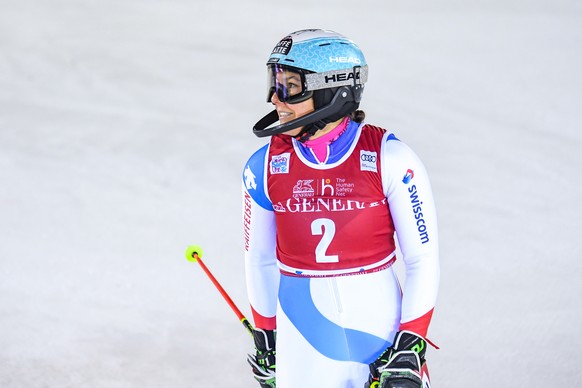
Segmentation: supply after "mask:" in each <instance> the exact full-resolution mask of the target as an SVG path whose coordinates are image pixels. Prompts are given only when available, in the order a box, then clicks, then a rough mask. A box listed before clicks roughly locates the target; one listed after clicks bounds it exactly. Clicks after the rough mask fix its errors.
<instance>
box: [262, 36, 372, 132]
mask: <svg viewBox="0 0 582 388" xmlns="http://www.w3.org/2000/svg"><path fill="white" fill-rule="evenodd" d="M267 69H268V85H267V86H268V91H267V102H270V101H271V98H272V96H273V94H274V93H276V94H277V97H278V98H279V100H281V101H283V102H288V103H298V102H301V101H304V100H307V99H309V98H311V97H313V100H314V107H315V111H314V112H312V113H309V114H307V115H305V116H303V117H300V118H298V119H295V120H293V121H290V122H288V123H285V124H282V125H278V126H274V127H269V128H268V126H269V125H271V124H274V123H275V122H277V121H278V116H277V112H276V111H273V112H271V113H270V114H268V115H267V116H265V117H263V118H262V119H261V120H259V122H257V124H255V127H254V128H253V132H254V133H255V135H257V136H259V137H264V136H271V135H275V134H278V133H282V132H286V131H289V130H291V129H294V128H298V127H304V131H303V132H305V131H310V132H312V133H311V135H312V134H313V133H315V132H316V131H317V129H321V128H323V127H324V126H325V124H327V123H329V122H333V121H336V120H338V119H340V118H341V117H344V116H346V115H348V114H350V113H352V112H353V111H355V110H356V109H357V108H358V107H359V103H360V100H361V98H362V93H363V90H364V84H365V83H366V81H367V79H368V66H367V64H366V59H365V58H364V54H363V53H362V51H361V50H360V48H359V47H358V46H357V45H356V44H355V43H354V42H353V41H351V40H350V39H348V38H346V37H345V36H343V35H341V34H338V33H337V32H334V31H329V30H315V29H312V30H301V31H296V32H293V33H292V34H289V35H288V36H286V37H284V38H283V39H281V40H280V41H279V43H277V45H276V46H275V48H274V49H273V51H272V52H271V55H270V56H269V59H268V61H267ZM284 70H288V71H292V72H294V73H298V74H300V75H301V83H302V85H301V91H300V93H294V94H291V93H289V92H288V91H287V89H286V88H285V87H284V86H283V85H281V84H280V83H278V82H277V77H276V74H277V72H281V71H284Z"/></svg>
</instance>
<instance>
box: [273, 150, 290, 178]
mask: <svg viewBox="0 0 582 388" xmlns="http://www.w3.org/2000/svg"><path fill="white" fill-rule="evenodd" d="M290 158H291V154H290V153H289V152H286V153H284V154H281V155H274V156H273V157H272V158H271V162H270V163H269V169H270V171H271V174H289V159H290Z"/></svg>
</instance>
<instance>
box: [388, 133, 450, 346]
mask: <svg viewBox="0 0 582 388" xmlns="http://www.w3.org/2000/svg"><path fill="white" fill-rule="evenodd" d="M382 180H383V185H384V190H385V193H386V198H387V199H388V204H389V206H390V213H391V215H392V219H393V221H394V227H395V230H396V236H397V240H398V244H399V246H400V251H401V252H402V258H403V261H404V265H405V268H406V279H405V282H404V283H405V284H404V289H403V299H402V317H401V324H405V323H410V322H413V321H416V322H417V323H418V325H420V326H421V327H420V328H418V329H417V331H420V332H421V333H420V334H422V335H426V330H427V328H428V325H429V322H430V316H431V315H432V311H433V309H434V305H435V303H436V298H437V293H438V287H439V277H440V269H439V252H438V250H439V246H438V228H437V215H436V209H435V204H434V199H433V195H432V189H431V185H430V182H429V179H428V175H427V172H426V169H425V167H424V165H423V163H422V162H421V160H420V159H419V158H418V156H417V155H416V154H415V153H414V151H412V150H411V149H410V148H409V147H408V146H407V145H406V144H404V143H402V142H401V141H399V140H398V139H396V138H395V137H394V136H393V135H389V136H388V135H387V136H386V138H385V141H384V143H383V148H382ZM415 327H416V326H415Z"/></svg>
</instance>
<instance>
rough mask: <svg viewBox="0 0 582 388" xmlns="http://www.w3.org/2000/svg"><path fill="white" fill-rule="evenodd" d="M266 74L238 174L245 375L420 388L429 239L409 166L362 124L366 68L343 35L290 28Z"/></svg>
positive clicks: (307, 383)
mask: <svg viewBox="0 0 582 388" xmlns="http://www.w3.org/2000/svg"><path fill="white" fill-rule="evenodd" d="M267 71H268V89H267V102H270V103H271V104H273V105H274V107H275V110H273V111H272V112H271V113H269V114H268V115H266V116H265V117H263V118H262V119H261V120H259V121H258V122H257V124H256V125H255V127H254V129H253V131H254V133H255V135H257V136H259V137H265V136H271V139H270V142H269V144H267V145H266V146H264V147H262V148H261V149H259V150H258V151H257V152H256V153H255V154H254V155H252V156H251V157H250V159H249V161H248V163H247V164H246V166H245V168H244V172H243V219H244V245H245V265H246V279H247V288H248V295H249V301H250V304H251V307H252V314H253V319H254V322H255V326H256V330H255V333H254V339H255V347H256V353H255V354H253V355H249V357H248V362H249V363H250V364H251V367H252V371H253V374H254V377H255V379H256V380H257V381H258V382H259V384H260V385H261V387H275V386H277V387H278V388H298V387H318V388H344V387H346V388H347V387H357V388H362V387H364V386H365V387H382V388H386V387H403V388H405V387H418V388H419V387H421V386H422V387H430V382H429V378H428V373H427V368H426V363H425V351H426V340H425V337H426V334H427V329H428V326H429V323H430V320H431V317H432V313H433V309H434V304H435V301H436V296H437V289H438V283H439V264H438V235H437V223H436V212H435V207H434V203H433V197H432V192H431V187H430V184H429V179H428V177H427V174H426V171H425V168H424V166H423V164H422V162H421V161H420V160H419V159H418V157H417V156H416V154H415V153H414V152H413V151H412V150H411V149H410V148H409V147H408V146H406V145H405V144H404V143H403V142H401V141H400V140H398V139H397V138H396V137H395V136H394V135H393V134H390V133H388V132H386V131H385V130H384V129H382V128H379V127H375V126H372V125H369V124H365V123H363V120H364V116H365V115H364V112H362V111H361V110H358V108H359V103H360V100H361V98H362V92H363V90H364V84H365V82H366V81H367V78H368V66H367V64H366V60H365V58H364V55H363V54H362V52H361V51H360V49H359V48H358V46H357V45H356V44H355V43H354V42H352V41H351V40H349V39H347V38H346V37H344V36H342V35H340V34H338V33H335V32H332V31H326V30H302V31H297V32H294V33H292V34H290V35H288V36H286V37H285V38H283V39H282V40H281V41H280V42H279V43H278V44H277V45H276V46H275V48H274V49H273V51H272V53H271V55H270V57H269V60H268V61H267ZM277 121H278V122H279V123H278V124H277V125H275V124H276V123H277ZM395 235H396V236H397V240H398V244H399V246H400V250H401V253H402V260H403V261H404V264H405V267H406V279H405V282H404V288H403V289H402V288H401V287H400V283H399V281H398V279H397V277H396V275H395V272H394V270H393V268H392V264H393V263H394V261H395V260H396V247H395ZM275 349H276V351H275Z"/></svg>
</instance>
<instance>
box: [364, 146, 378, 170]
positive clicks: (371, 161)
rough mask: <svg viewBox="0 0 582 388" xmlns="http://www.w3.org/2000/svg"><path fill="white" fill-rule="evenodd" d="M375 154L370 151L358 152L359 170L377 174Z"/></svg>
mask: <svg viewBox="0 0 582 388" xmlns="http://www.w3.org/2000/svg"><path fill="white" fill-rule="evenodd" d="M377 160H378V157H377V153H376V152H372V151H364V150H361V151H360V170H361V171H372V172H378V165H377V163H376V161H377Z"/></svg>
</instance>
